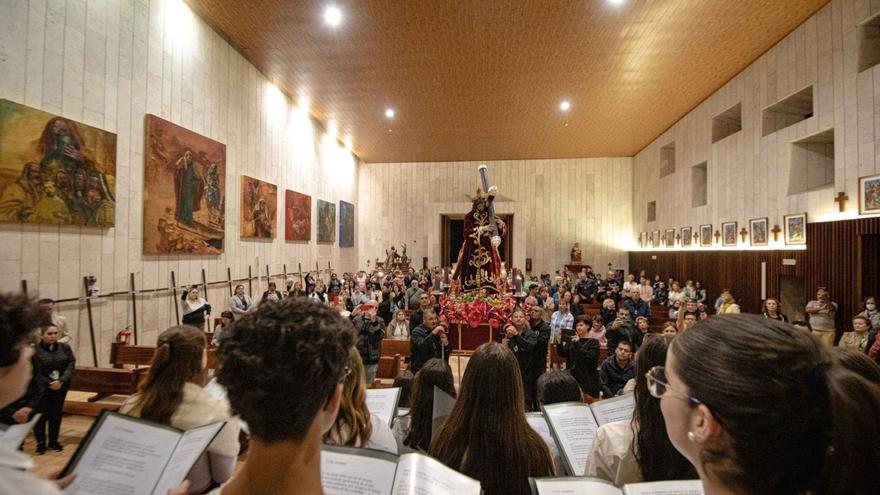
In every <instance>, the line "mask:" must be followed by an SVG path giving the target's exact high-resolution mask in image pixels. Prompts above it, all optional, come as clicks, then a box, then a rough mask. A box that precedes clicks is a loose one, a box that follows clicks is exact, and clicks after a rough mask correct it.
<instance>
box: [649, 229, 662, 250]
mask: <svg viewBox="0 0 880 495" xmlns="http://www.w3.org/2000/svg"><path fill="white" fill-rule="evenodd" d="M651 247H655V248H658V247H660V231H659V230H655V231H654V232H651Z"/></svg>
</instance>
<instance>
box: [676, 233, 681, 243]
mask: <svg viewBox="0 0 880 495" xmlns="http://www.w3.org/2000/svg"><path fill="white" fill-rule="evenodd" d="M675 240H676V241H678V244H679V245H680V244H681V234H675Z"/></svg>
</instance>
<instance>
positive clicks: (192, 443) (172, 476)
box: [153, 421, 226, 495]
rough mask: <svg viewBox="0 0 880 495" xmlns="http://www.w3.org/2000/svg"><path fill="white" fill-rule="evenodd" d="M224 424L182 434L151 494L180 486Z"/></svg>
mask: <svg viewBox="0 0 880 495" xmlns="http://www.w3.org/2000/svg"><path fill="white" fill-rule="evenodd" d="M225 424H226V422H225V421H219V422H217V423H214V424H210V425H205V426H201V427H199V428H193V429H192V430H189V431H187V432H186V433H184V434H183V437H182V438H181V439H180V441H179V442H177V449H175V450H174V455H172V456H171V459H169V460H168V467H167V468H166V469H165V473H163V474H162V478H160V479H159V483H157V484H156V488H155V489H154V490H153V494H154V495H165V493H167V492H168V490H171V489H173V488H177V487H178V486H180V484H181V483H183V480H184V479H186V475H187V474H188V473H189V470H190V469H192V467H193V464H195V463H196V461H197V460H198V459H199V456H201V455H202V452H204V451H205V449H207V448H208V445H210V443H211V441H212V440H214V437H215V436H217V433H218V432H219V431H220V429H221V428H223V425H225Z"/></svg>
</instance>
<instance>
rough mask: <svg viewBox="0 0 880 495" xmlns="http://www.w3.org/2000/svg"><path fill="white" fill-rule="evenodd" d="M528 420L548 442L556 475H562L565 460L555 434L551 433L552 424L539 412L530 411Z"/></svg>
mask: <svg viewBox="0 0 880 495" xmlns="http://www.w3.org/2000/svg"><path fill="white" fill-rule="evenodd" d="M526 421H527V422H528V423H529V426H531V427H532V429H533V430H535V431H536V432H537V433H538V435H541V438H543V439H544V443H546V444H547V448H548V449H549V450H550V457H552V458H553V467H554V468H555V469H556V475H557V476H562V475H563V474H565V462H564V461H563V460H562V458H561V457H560V454H559V446H558V445H556V440H554V439H553V435H552V434H551V433H550V425H548V424H547V418H545V417H544V415H543V414H541V413H539V412H530V413H526Z"/></svg>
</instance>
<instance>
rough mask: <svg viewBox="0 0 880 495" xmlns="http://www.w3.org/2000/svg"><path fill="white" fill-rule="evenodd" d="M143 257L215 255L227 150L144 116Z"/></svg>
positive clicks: (220, 246) (223, 202)
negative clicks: (184, 254)
mask: <svg viewBox="0 0 880 495" xmlns="http://www.w3.org/2000/svg"><path fill="white" fill-rule="evenodd" d="M145 129H146V140H145V144H144V147H145V151H144V160H145V163H144V254H179V253H191V254H220V253H222V252H223V238H224V236H225V232H226V227H225V224H226V192H225V191H226V145H225V144H223V143H218V142H217V141H214V140H212V139H209V138H206V137H205V136H202V135H200V134H197V133H195V132H193V131H190V130H189V129H186V128H183V127H180V126H178V125H175V124H172V123H171V122H168V121H167V120H163V119H160V118H159V117H156V116H155V115H147V116H146V126H145Z"/></svg>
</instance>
